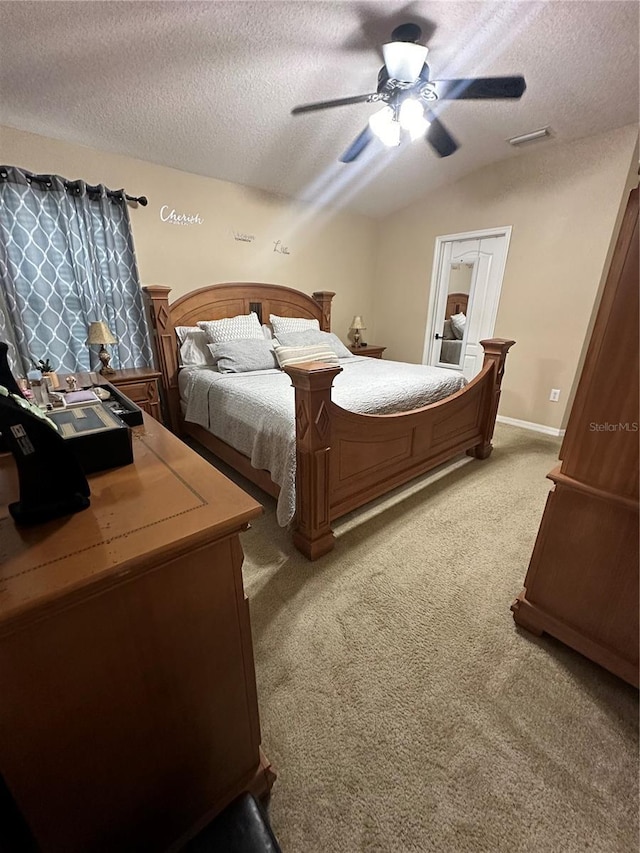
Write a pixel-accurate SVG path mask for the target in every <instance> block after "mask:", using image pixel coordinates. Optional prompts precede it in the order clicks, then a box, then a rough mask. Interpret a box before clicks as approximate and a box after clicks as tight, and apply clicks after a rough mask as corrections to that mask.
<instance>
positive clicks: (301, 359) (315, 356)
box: [274, 344, 339, 368]
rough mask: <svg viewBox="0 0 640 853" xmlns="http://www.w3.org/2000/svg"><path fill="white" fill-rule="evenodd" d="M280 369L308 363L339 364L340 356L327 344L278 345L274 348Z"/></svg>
mask: <svg viewBox="0 0 640 853" xmlns="http://www.w3.org/2000/svg"><path fill="white" fill-rule="evenodd" d="M274 349H275V351H276V358H277V359H278V364H279V365H280V367H283V368H284V367H290V366H292V365H294V364H304V363H305V362H307V361H324V362H326V363H327V364H336V365H337V364H338V363H339V362H338V356H337V355H336V354H335V352H334V351H333V350H332V349H331V347H328V346H326V344H313V345H311V346H307V347H284V346H280V345H278V344H276V345H275V347H274Z"/></svg>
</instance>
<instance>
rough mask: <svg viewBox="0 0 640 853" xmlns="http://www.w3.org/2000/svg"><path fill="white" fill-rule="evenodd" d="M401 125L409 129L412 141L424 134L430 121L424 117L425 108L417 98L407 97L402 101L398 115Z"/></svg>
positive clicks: (404, 128)
mask: <svg viewBox="0 0 640 853" xmlns="http://www.w3.org/2000/svg"><path fill="white" fill-rule="evenodd" d="M398 119H399V122H400V127H401V128H402V129H403V130H406V131H408V133H409V136H410V137H411V140H412V142H415V140H416V139H419V138H420V137H421V136H424V135H425V133H426V132H427V128H428V127H429V122H428V121H427V119H426V118H425V117H424V108H423V106H422V104H421V103H420V102H419V101H416V99H415V98H407V99H406V100H404V101H403V102H402V106H401V107H400V114H399V116H398Z"/></svg>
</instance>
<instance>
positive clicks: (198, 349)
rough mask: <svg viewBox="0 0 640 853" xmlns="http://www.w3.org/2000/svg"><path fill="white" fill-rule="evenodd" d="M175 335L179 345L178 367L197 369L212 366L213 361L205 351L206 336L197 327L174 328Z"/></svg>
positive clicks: (207, 351) (206, 350)
mask: <svg viewBox="0 0 640 853" xmlns="http://www.w3.org/2000/svg"><path fill="white" fill-rule="evenodd" d="M176 335H177V336H178V341H179V343H180V366H181V367H199V366H202V365H203V364H208V365H212V364H213V359H212V358H211V353H210V352H209V350H208V349H207V336H206V334H205V333H204V331H203V330H202V329H199V328H198V327H197V326H176Z"/></svg>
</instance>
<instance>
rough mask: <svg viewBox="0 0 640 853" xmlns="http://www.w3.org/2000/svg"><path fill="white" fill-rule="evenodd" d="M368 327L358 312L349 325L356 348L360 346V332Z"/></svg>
mask: <svg viewBox="0 0 640 853" xmlns="http://www.w3.org/2000/svg"><path fill="white" fill-rule="evenodd" d="M366 328H367V327H366V326H365V324H364V323H363V321H362V317H361V316H360V315H359V314H356V316H355V317H354V318H353V320H352V321H351V325H350V326H349V331H351V332H353V345H354V347H355V348H356V349H357V348H358V347H359V346H360V332H362V331H363V330H364V329H366Z"/></svg>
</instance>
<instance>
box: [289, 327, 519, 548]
mask: <svg viewBox="0 0 640 853" xmlns="http://www.w3.org/2000/svg"><path fill="white" fill-rule="evenodd" d="M481 343H482V346H483V347H484V351H485V358H484V366H483V368H482V370H481V372H480V373H479V374H478V376H476V377H475V379H473V380H472V381H471V382H470V383H469V384H468V385H467V386H466V387H465V388H463V389H461V390H460V391H458V392H457V393H456V394H453V395H452V396H451V397H447V398H446V399H444V400H441V401H440V402H438V403H433V404H432V405H430V406H425V407H423V408H421V409H416V410H414V411H412V412H405V413H401V414H394V415H360V414H356V413H354V412H349V411H346V410H345V409H342V408H341V407H340V406H337V405H336V404H335V403H333V402H332V400H331V386H332V383H333V379H334V377H335V376H336V375H337V374H338V373H339V372H340V371H341V368H340V367H329V366H327V365H323V364H313V363H311V364H307V365H298V366H296V367H289V368H286V370H287V373H288V374H289V375H290V376H291V380H292V383H293V385H294V388H295V394H296V441H297V472H296V527H295V531H294V534H293V539H294V543H295V545H296V547H297V548H298V549H299V550H300V551H301V552H302V553H303V554H304V555H305V556H306V557H308V558H309V559H310V560H315V559H317V558H318V557H320V556H322V555H323V554H326V553H327V552H328V551H330V550H331V549H332V548H333V545H334V536H333V532H332V530H331V522H332V521H333V520H335V519H336V518H339V517H340V516H341V515H344V514H345V513H347V512H350V511H351V510H352V509H355V508H356V507H359V506H362V505H363V504H365V503H368V502H369V501H370V500H372V499H373V498H376V497H378V496H379V495H382V494H385V493H386V492H388V491H390V490H391V489H394V488H395V487H396V486H399V485H401V484H402V483H406V482H407V481H408V480H411V479H413V478H414V477H416V476H418V475H419V474H423V473H424V472H425V471H429V470H430V469H431V468H435V467H436V466H437V465H440V464H441V463H442V462H445V461H446V460H448V459H451V458H453V457H454V456H456V455H458V454H460V453H463V452H465V451H466V452H467V453H468V454H470V455H472V456H475V457H477V458H478V459H486V458H487V456H489V454H490V453H491V450H492V445H491V438H492V436H493V430H494V427H495V420H496V414H497V411H498V402H499V399H500V386H501V384H502V376H503V373H504V363H505V358H506V355H507V353H508V351H509V349H510V348H511V347H512V346H513V344H514V343H515V341H508V340H503V339H492V340H487V341H482V342H481Z"/></svg>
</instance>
